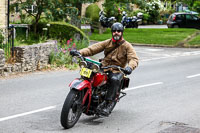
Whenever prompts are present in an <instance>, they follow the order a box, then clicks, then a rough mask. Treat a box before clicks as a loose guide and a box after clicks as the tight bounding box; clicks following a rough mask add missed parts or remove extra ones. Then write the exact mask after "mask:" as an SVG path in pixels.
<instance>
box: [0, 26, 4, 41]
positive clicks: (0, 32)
mask: <svg viewBox="0 0 200 133" xmlns="http://www.w3.org/2000/svg"><path fill="white" fill-rule="evenodd" d="M3 41H4V36H3V30H2V29H0V44H2V43H3Z"/></svg>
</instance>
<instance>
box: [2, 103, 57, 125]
mask: <svg viewBox="0 0 200 133" xmlns="http://www.w3.org/2000/svg"><path fill="white" fill-rule="evenodd" d="M54 108H56V106H49V107H45V108H42V109H38V110H33V111H30V112H25V113H22V114H17V115H12V116H8V117H4V118H0V122H1V121H6V120H10V119H14V118H17V117H22V116H26V115H30V114H34V113H38V112H42V111H46V110H50V109H54Z"/></svg>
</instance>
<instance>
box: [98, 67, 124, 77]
mask: <svg viewBox="0 0 200 133" xmlns="http://www.w3.org/2000/svg"><path fill="white" fill-rule="evenodd" d="M109 68H117V69H118V70H120V71H121V72H122V73H123V74H125V69H124V68H122V67H120V66H116V65H110V66H106V67H101V69H109ZM125 75H126V74H125Z"/></svg>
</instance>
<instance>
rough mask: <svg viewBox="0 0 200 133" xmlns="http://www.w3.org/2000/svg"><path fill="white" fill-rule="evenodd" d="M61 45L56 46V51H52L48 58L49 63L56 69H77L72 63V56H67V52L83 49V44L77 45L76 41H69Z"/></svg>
mask: <svg viewBox="0 0 200 133" xmlns="http://www.w3.org/2000/svg"><path fill="white" fill-rule="evenodd" d="M63 42H64V43H61V45H59V46H58V49H55V51H52V52H51V54H50V57H49V63H50V64H51V65H53V66H56V67H66V68H68V69H75V68H77V67H78V66H77V64H75V63H73V62H72V56H71V55H70V54H69V51H70V50H72V49H80V48H83V47H81V46H83V45H84V44H79V43H78V42H77V41H76V40H74V41H73V40H72V39H69V40H67V41H63Z"/></svg>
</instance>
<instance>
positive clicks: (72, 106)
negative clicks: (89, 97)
mask: <svg viewBox="0 0 200 133" xmlns="http://www.w3.org/2000/svg"><path fill="white" fill-rule="evenodd" d="M82 99H83V97H82V92H81V91H78V90H74V89H72V90H70V92H69V94H68V96H67V98H66V99H65V102H64V105H63V108H62V111H61V120H60V121H61V125H62V126H63V127H64V128H66V129H68V128H71V127H73V126H74V125H75V124H76V123H77V121H78V120H79V118H80V116H81V114H82V106H81V102H82Z"/></svg>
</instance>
